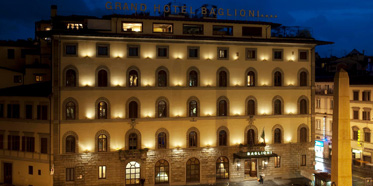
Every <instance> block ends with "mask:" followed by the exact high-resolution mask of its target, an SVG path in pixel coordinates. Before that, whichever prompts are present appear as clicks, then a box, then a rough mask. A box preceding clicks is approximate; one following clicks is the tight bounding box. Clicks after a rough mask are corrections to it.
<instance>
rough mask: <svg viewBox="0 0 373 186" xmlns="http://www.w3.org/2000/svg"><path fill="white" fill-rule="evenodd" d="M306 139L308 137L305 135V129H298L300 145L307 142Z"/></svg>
mask: <svg viewBox="0 0 373 186" xmlns="http://www.w3.org/2000/svg"><path fill="white" fill-rule="evenodd" d="M307 137H308V135H307V128H306V127H302V128H300V131H299V138H300V142H301V143H306V142H308V140H307Z"/></svg>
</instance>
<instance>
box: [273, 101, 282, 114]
mask: <svg viewBox="0 0 373 186" xmlns="http://www.w3.org/2000/svg"><path fill="white" fill-rule="evenodd" d="M281 114H282V103H281V100H279V99H276V100H275V101H274V115H281Z"/></svg>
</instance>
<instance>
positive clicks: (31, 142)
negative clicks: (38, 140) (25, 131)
mask: <svg viewBox="0 0 373 186" xmlns="http://www.w3.org/2000/svg"><path fill="white" fill-rule="evenodd" d="M22 151H26V152H35V138H34V137H29V136H22Z"/></svg>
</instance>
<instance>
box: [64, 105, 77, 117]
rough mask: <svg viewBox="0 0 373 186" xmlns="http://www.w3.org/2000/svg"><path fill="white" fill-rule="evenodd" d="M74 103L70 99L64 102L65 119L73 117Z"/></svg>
mask: <svg viewBox="0 0 373 186" xmlns="http://www.w3.org/2000/svg"><path fill="white" fill-rule="evenodd" d="M75 111H76V110H75V103H74V102H72V101H70V102H68V103H67V104H66V119H68V120H74V119H75V113H76V112H75Z"/></svg>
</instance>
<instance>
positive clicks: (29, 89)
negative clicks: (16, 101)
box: [0, 81, 52, 97]
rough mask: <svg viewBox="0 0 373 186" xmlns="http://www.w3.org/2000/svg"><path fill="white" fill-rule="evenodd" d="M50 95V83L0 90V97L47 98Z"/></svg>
mask: <svg viewBox="0 0 373 186" xmlns="http://www.w3.org/2000/svg"><path fill="white" fill-rule="evenodd" d="M51 93H52V83H51V82H50V81H47V82H42V83H36V84H31V85H20V86H15V87H9V88H3V89H0V96H22V97H48V96H49V95H51Z"/></svg>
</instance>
